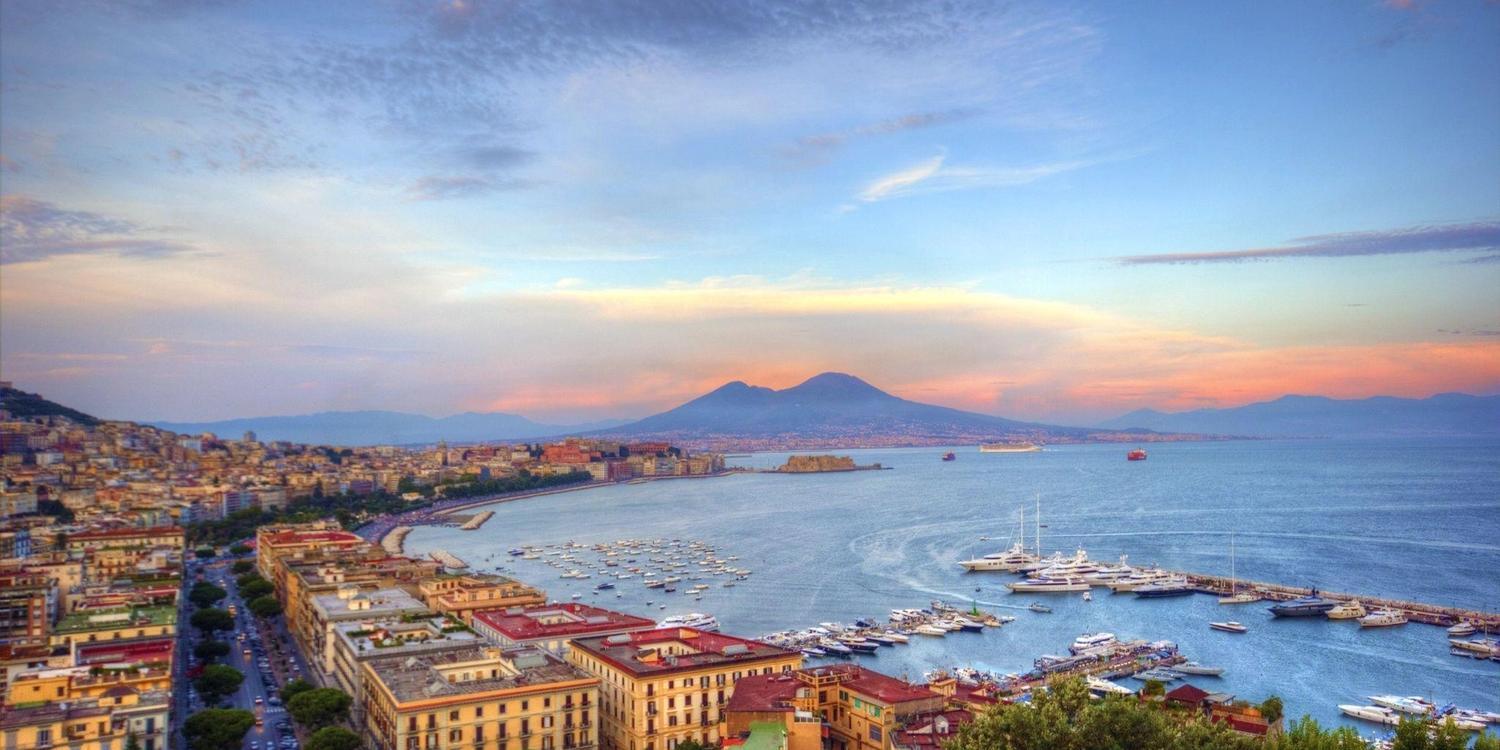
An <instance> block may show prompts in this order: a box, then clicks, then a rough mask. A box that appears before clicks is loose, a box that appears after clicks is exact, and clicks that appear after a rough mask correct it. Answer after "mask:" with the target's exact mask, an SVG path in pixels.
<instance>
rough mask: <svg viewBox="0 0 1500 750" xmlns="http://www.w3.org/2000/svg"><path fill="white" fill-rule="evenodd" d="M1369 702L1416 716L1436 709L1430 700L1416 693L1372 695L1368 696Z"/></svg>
mask: <svg viewBox="0 0 1500 750" xmlns="http://www.w3.org/2000/svg"><path fill="white" fill-rule="evenodd" d="M1370 702H1371V703H1374V704H1375V705H1377V706H1381V707H1383V708H1390V709H1394V710H1397V711H1400V712H1401V713H1404V714H1415V715H1417V716H1422V715H1425V714H1430V713H1432V712H1434V711H1436V710H1437V706H1436V705H1434V704H1433V702H1432V701H1430V700H1427V699H1426V698H1423V697H1421V696H1417V695H1408V696H1405V697H1402V696H1399V695H1372V696H1370Z"/></svg>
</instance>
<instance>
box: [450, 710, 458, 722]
mask: <svg viewBox="0 0 1500 750" xmlns="http://www.w3.org/2000/svg"><path fill="white" fill-rule="evenodd" d="M448 721H458V712H457V711H449V712H448Z"/></svg>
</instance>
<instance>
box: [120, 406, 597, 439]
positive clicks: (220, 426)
mask: <svg viewBox="0 0 1500 750" xmlns="http://www.w3.org/2000/svg"><path fill="white" fill-rule="evenodd" d="M623 421H625V420H598V421H594V422H585V423H582V424H564V425H558V424H545V423H542V422H536V421H533V420H531V419H528V418H526V417H523V416H521V415H519V414H508V413H506V412H475V411H466V412H460V413H458V414H451V415H448V416H446V417H429V416H427V415H425V414H412V413H409V412H399V411H386V410H380V409H362V410H357V411H321V412H313V413H309V414H293V415H285V416H270V417H242V418H236V419H222V420H216V421H210V422H168V421H148V422H146V424H150V425H153V426H155V427H160V428H162V429H164V430H171V431H172V432H177V433H182V434H188V435H194V434H200V433H204V432H212V433H214V434H216V435H221V436H234V435H238V434H240V433H243V432H246V431H250V432H254V433H255V434H256V437H258V438H259V439H261V440H288V441H291V442H295V443H314V444H328V445H374V444H392V445H402V444H410V443H435V442H438V441H440V440H451V441H453V442H480V441H486V440H524V439H531V438H541V437H553V436H556V435H563V434H570V433H581V432H590V431H593V430H599V429H606V428H608V427H611V426H614V425H616V424H619V423H621V422H623Z"/></svg>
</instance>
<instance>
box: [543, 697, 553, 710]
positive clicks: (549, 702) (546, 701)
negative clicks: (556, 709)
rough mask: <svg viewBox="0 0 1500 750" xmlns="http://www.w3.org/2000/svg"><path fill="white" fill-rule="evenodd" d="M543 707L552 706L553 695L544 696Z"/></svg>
mask: <svg viewBox="0 0 1500 750" xmlns="http://www.w3.org/2000/svg"><path fill="white" fill-rule="evenodd" d="M542 708H552V696H550V695H549V696H546V697H544V698H542Z"/></svg>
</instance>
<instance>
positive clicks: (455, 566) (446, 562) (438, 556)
mask: <svg viewBox="0 0 1500 750" xmlns="http://www.w3.org/2000/svg"><path fill="white" fill-rule="evenodd" d="M428 554H429V555H430V556H431V557H432V559H434V560H437V561H438V562H440V563H442V564H443V567H445V568H449V569H451V570H463V569H464V568H467V567H469V564H468V563H466V562H464V561H463V560H462V559H461V558H459V556H458V555H455V554H453V553H452V552H449V551H448V550H445V549H435V550H433V551H432V552H429V553H428Z"/></svg>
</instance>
